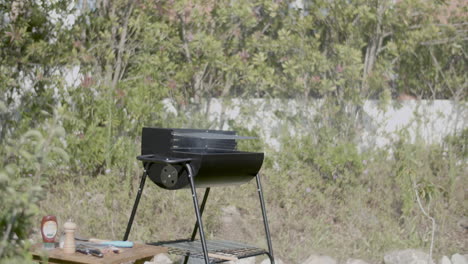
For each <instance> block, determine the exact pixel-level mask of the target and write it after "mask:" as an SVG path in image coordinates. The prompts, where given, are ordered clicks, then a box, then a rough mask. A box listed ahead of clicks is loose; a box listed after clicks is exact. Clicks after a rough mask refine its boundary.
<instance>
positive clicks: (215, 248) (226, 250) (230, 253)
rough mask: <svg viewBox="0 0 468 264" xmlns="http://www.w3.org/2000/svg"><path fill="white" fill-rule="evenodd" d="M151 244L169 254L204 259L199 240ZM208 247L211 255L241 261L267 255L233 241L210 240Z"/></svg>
mask: <svg viewBox="0 0 468 264" xmlns="http://www.w3.org/2000/svg"><path fill="white" fill-rule="evenodd" d="M151 244H157V245H161V246H165V247H167V248H168V253H169V254H175V255H180V256H189V257H191V258H199V259H203V258H204V256H203V249H202V245H201V242H200V241H199V240H195V241H190V240H176V241H166V242H158V243H151ZM206 245H207V247H208V252H209V253H213V254H217V255H224V256H227V257H236V258H239V259H241V258H247V257H253V256H258V255H262V254H265V253H266V251H265V250H264V249H261V248H257V247H253V246H250V245H246V244H243V243H238V242H233V241H224V240H208V241H206ZM225 261H226V260H223V259H218V258H210V263H220V262H225Z"/></svg>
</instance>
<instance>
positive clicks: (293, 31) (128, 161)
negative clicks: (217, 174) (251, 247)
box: [0, 0, 468, 263]
mask: <svg viewBox="0 0 468 264" xmlns="http://www.w3.org/2000/svg"><path fill="white" fill-rule="evenodd" d="M452 2H457V1H452ZM452 2H449V1H436V0H433V1H432V0H401V1H382V0H353V1H329V0H315V1H293V2H290V1H281V0H278V1H271V0H268V1H266V0H257V1H246V0H237V1H224V0H221V1H209V0H208V1H206V0H204V1H199V0H190V1H189V0H180V1H169V0H168V1H158V0H115V1H108V0H77V1H65V0H50V1H36V0H13V1H8V0H0V120H1V122H0V145H1V148H0V199H1V200H0V231H1V234H0V262H4V263H13V262H14V263H21V262H29V261H30V260H31V256H30V254H29V253H28V248H29V247H30V246H31V243H33V242H34V239H37V238H38V226H39V223H40V219H41V217H42V216H43V215H46V214H54V215H57V216H58V219H59V223H63V222H64V221H65V220H66V219H68V218H72V219H73V220H74V221H75V222H76V223H78V226H79V227H80V232H81V234H83V235H84V236H95V237H105V238H109V239H121V237H122V235H123V232H124V229H125V226H126V223H127V219H128V215H129V212H130V210H131V206H132V203H133V199H134V197H135V194H136V189H137V185H138V180H139V176H140V173H141V172H142V168H141V165H140V164H139V163H138V162H137V161H136V160H135V156H137V155H138V154H139V148H140V133H141V128H142V127H143V126H161V127H194V128H217V127H216V124H210V123H209V122H208V121H207V118H206V116H205V115H204V113H203V112H199V114H192V115H190V116H188V115H178V116H174V115H171V114H168V113H166V111H164V109H163V104H162V100H163V99H165V98H170V99H172V100H173V101H174V102H175V106H176V107H177V110H178V112H179V113H197V106H199V105H200V103H201V102H202V101H203V100H204V99H206V98H221V99H229V98H264V99H269V98H282V99H296V100H301V101H303V102H304V103H306V104H307V103H308V102H310V101H312V100H316V99H318V98H320V99H322V100H323V101H324V102H325V103H324V104H322V106H321V108H320V113H321V115H320V116H317V117H316V119H315V120H314V121H315V124H316V125H315V126H313V127H312V128H311V131H310V134H307V135H302V136H297V137H291V136H290V135H288V134H286V133H285V134H284V135H283V137H282V139H281V142H282V143H283V144H282V146H283V147H282V149H281V151H279V152H276V151H274V150H272V149H270V148H269V146H268V145H267V144H262V145H256V146H249V145H247V146H244V148H247V149H250V148H251V149H257V150H258V149H259V148H261V149H265V150H266V151H268V152H269V153H271V154H270V155H269V156H268V157H267V159H266V161H265V165H264V166H263V169H262V172H263V179H264V180H263V181H264V184H263V185H264V187H265V195H266V200H267V207H268V210H269V217H270V222H271V229H272V236H273V242H274V248H275V250H276V254H277V256H279V257H280V258H281V259H283V260H285V261H286V262H287V263H298V262H300V261H301V260H303V259H305V258H306V257H307V256H308V255H309V254H311V252H318V253H326V254H330V255H333V256H335V257H338V258H346V257H360V258H364V259H368V260H370V261H375V262H376V261H379V260H380V259H381V257H382V254H383V253H384V252H386V251H388V250H391V249H396V248H407V247H417V248H424V249H428V248H429V247H430V244H431V242H432V239H431V235H432V231H433V228H432V225H431V221H430V220H429V219H428V218H427V217H425V216H424V215H423V214H422V212H421V208H420V206H419V205H418V203H417V202H416V197H417V196H418V197H420V199H421V205H422V206H423V208H425V210H427V212H428V213H429V215H431V216H432V217H433V218H434V219H435V221H436V223H437V229H436V230H435V238H436V239H435V241H434V242H435V243H434V254H435V256H440V255H441V254H450V253H454V252H461V251H463V250H465V251H466V238H467V237H466V231H465V230H463V229H460V227H459V226H457V221H458V220H459V219H462V218H463V217H464V216H465V217H466V214H467V199H466V197H465V195H466V194H465V190H466V187H465V186H466V175H467V171H466V167H467V166H466V163H467V148H466V146H467V143H468V142H467V141H468V130H467V129H464V130H463V131H462V132H461V133H458V134H457V133H454V134H453V135H452V136H450V137H448V138H446V139H445V140H444V142H443V143H441V144H433V145H428V144H425V143H424V142H419V141H417V142H415V143H411V142H407V141H406V140H405V134H404V131H402V136H401V140H400V141H398V142H394V144H393V145H392V147H391V148H389V149H375V150H367V151H365V152H362V151H358V148H357V143H356V141H357V139H358V138H359V137H360V131H361V129H362V128H361V127H360V126H359V125H358V124H359V122H356V120H359V118H361V113H362V107H361V106H362V103H363V101H364V100H366V99H375V100H379V102H381V105H382V108H383V109H385V107H386V106H387V105H389V104H390V103H391V102H392V100H391V99H392V98H396V97H398V96H399V95H404V96H408V95H410V96H412V97H416V98H420V99H428V100H436V99H450V100H453V101H454V102H455V103H457V104H461V105H463V106H464V107H466V99H467V93H466V91H467V89H466V88H467V75H466V70H467V64H466V62H467V53H466V48H467V34H466V32H467V24H466V14H467V13H468V12H467V5H466V3H465V4H463V1H460V2H457V3H459V4H460V5H459V6H458V7H456V8H455V9H452V11H455V12H452V13H444V12H446V10H447V8H446V7H447V5H448V4H450V3H452ZM73 75H74V76H79V80H78V81H73V80H72V78H71V77H70V76H73ZM245 107H246V111H248V110H249V109H250V110H251V108H252V107H254V106H248V105H246V106H245ZM277 115H278V116H281V113H277ZM296 122H297V126H302V125H303V124H302V123H301V122H302V119H301V118H299V117H296ZM230 125H231V127H232V128H234V129H237V130H239V131H242V132H243V134H255V133H254V132H253V131H247V130H246V129H245V128H244V127H243V125H242V122H237V123H233V124H230ZM253 188H254V187H253V186H250V185H246V186H243V187H242V188H234V187H232V188H231V187H226V188H221V189H219V190H218V189H217V190H216V192H214V193H213V197H212V200H211V201H210V203H209V205H208V206H209V207H211V208H212V210H209V208H208V209H207V214H206V216H205V219H206V226H207V227H206V228H207V230H208V232H209V237H210V238H223V237H224V238H226V233H225V230H224V229H223V227H222V221H221V214H222V212H221V211H220V210H217V209H216V208H218V209H219V208H222V207H226V206H227V205H234V206H236V207H237V208H238V209H239V210H240V212H241V213H242V219H243V222H242V223H239V225H241V226H240V227H242V226H244V227H246V228H247V230H250V231H249V232H244V233H245V236H246V237H245V240H246V241H252V242H253V243H257V244H259V245H262V243H264V241H263V233H262V232H261V230H262V229H261V228H260V226H261V221H260V220H259V219H260V218H259V215H257V213H258V210H257V209H256V208H257V204H255V203H252V202H251V201H252V200H253V199H256V197H255V192H254V191H253ZM416 194H418V195H417V196H416ZM187 199H189V194H188V193H187V192H186V191H183V190H182V191H173V192H166V191H162V190H161V189H158V188H156V186H155V185H150V184H148V185H147V188H146V190H145V192H144V197H143V199H142V203H141V204H140V208H139V213H138V214H137V217H136V221H135V224H134V228H133V232H132V234H131V239H133V240H138V241H156V240H164V239H174V238H179V237H186V236H187V235H188V234H189V233H190V230H191V228H192V224H191V223H192V222H193V221H194V219H193V217H192V214H187V212H191V210H193V209H192V208H191V205H190V203H184V201H186V200H187ZM187 222H189V223H190V224H189V225H187V224H186V223H187ZM162 226H163V227H164V228H162ZM257 227H258V228H257ZM31 238H32V240H31ZM36 241H38V240H36Z"/></svg>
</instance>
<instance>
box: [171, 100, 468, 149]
mask: <svg viewBox="0 0 468 264" xmlns="http://www.w3.org/2000/svg"><path fill="white" fill-rule="evenodd" d="M322 103H323V101H322V100H311V101H308V102H307V103H305V102H299V101H296V100H280V99H271V100H267V99H231V100H219V99H211V100H209V101H205V102H203V103H202V104H201V105H200V106H199V107H198V108H197V109H198V111H200V110H201V111H203V112H206V113H207V118H208V120H209V121H211V122H213V124H214V127H212V128H216V129H230V127H229V125H228V123H229V121H231V122H234V123H235V124H238V125H243V126H245V127H247V128H249V129H256V130H257V131H258V132H259V134H260V135H261V136H262V137H263V138H264V140H265V142H266V143H267V144H268V145H270V146H272V147H273V148H274V149H276V150H279V149H280V147H281V146H280V142H279V140H278V138H279V136H280V135H281V134H284V133H289V134H290V135H291V136H296V135H307V133H308V132H309V131H311V127H314V126H317V124H314V123H313V122H314V121H313V118H314V116H315V115H318V114H320V113H319V112H318V111H317V109H319V106H320V105H321V104H322ZM164 104H165V108H166V111H167V112H170V113H173V114H180V113H177V110H176V108H175V107H174V106H173V104H172V103H171V101H170V100H169V99H167V100H165V101H164ZM193 111H195V110H193ZM189 112H190V111H189ZM275 113H280V114H279V115H276V114H275ZM361 114H362V118H361V119H360V121H356V122H360V123H361V124H360V125H361V127H362V136H361V139H362V140H361V142H360V144H359V145H360V147H361V148H383V147H385V146H388V145H389V144H392V141H393V140H395V139H398V132H400V131H401V130H402V129H406V131H407V135H408V137H409V138H408V140H410V141H411V142H414V141H415V140H416V139H419V140H422V141H424V142H427V143H439V142H441V141H442V140H443V138H444V137H446V136H447V135H450V134H453V133H455V132H456V131H461V130H463V129H466V128H467V121H468V112H467V104H466V103H458V104H456V103H454V102H453V101H448V100H436V101H425V100H411V101H401V102H399V101H394V102H392V103H391V105H390V106H387V107H386V111H384V110H383V109H382V108H381V107H379V102H378V101H373V100H368V101H365V103H364V105H362V113H361ZM278 116H281V117H278Z"/></svg>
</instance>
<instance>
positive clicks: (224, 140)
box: [141, 127, 264, 190]
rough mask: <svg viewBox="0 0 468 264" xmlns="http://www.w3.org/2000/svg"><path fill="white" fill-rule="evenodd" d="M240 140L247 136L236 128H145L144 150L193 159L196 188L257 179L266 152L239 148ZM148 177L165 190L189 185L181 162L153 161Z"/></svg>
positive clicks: (166, 157) (151, 154) (147, 153)
mask: <svg viewBox="0 0 468 264" xmlns="http://www.w3.org/2000/svg"><path fill="white" fill-rule="evenodd" d="M238 139H247V137H240V136H237V135H236V133H235V132H234V131H220V130H199V129H168V128H149V127H145V128H143V133H142V143H141V153H142V156H143V157H153V158H158V159H160V160H173V159H190V160H191V161H190V165H191V166H192V170H193V175H194V181H195V184H196V186H197V188H206V187H213V186H223V185H238V184H243V183H246V182H248V181H250V180H251V179H252V178H254V177H255V176H256V175H257V174H258V172H259V171H260V168H261V166H262V163H263V159H264V154H263V153H258V152H244V151H238V150H237V140H238ZM146 165H147V164H145V162H144V166H146ZM148 176H149V178H150V179H151V180H152V181H153V182H154V183H155V184H157V185H158V186H159V187H161V188H164V189H168V190H176V189H182V188H190V184H189V179H188V171H187V169H186V167H185V166H183V165H182V164H167V163H164V162H161V163H154V164H152V165H151V166H149V168H148Z"/></svg>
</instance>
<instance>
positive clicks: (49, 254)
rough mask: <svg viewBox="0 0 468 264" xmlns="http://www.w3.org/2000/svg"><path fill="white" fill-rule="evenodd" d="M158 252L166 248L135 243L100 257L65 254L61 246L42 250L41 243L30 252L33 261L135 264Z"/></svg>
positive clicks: (141, 262)
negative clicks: (129, 263) (133, 263)
mask: <svg viewBox="0 0 468 264" xmlns="http://www.w3.org/2000/svg"><path fill="white" fill-rule="evenodd" d="M160 253H167V248H165V247H158V246H151V245H145V244H135V245H134V246H133V248H124V249H123V251H122V252H120V253H118V254H116V253H106V254H104V257H102V258H98V257H94V256H90V255H85V254H82V253H77V252H75V253H73V254H65V253H63V249H61V248H55V249H52V250H43V249H42V244H37V245H35V246H34V247H33V252H32V254H33V259H34V260H35V261H38V262H40V263H58V264H60V263H63V264H118V263H124V262H130V261H135V264H137V263H138V264H143V263H145V261H150V260H151V258H153V256H155V255H157V254H160Z"/></svg>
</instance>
